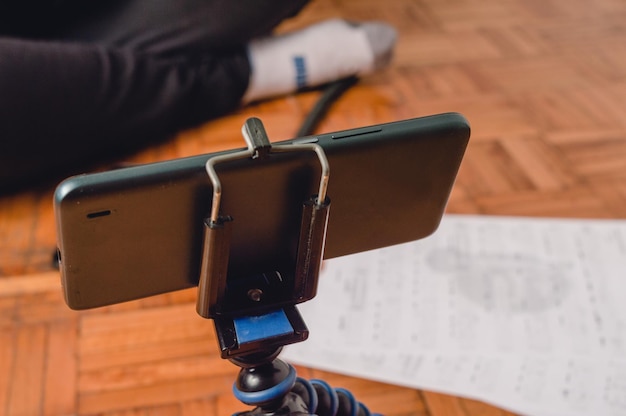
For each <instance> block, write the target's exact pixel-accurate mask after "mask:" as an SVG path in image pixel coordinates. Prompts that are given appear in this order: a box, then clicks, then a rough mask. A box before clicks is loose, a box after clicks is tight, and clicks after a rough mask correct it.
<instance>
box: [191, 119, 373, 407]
mask: <svg viewBox="0 0 626 416" xmlns="http://www.w3.org/2000/svg"><path fill="white" fill-rule="evenodd" d="M242 133H243V136H244V139H245V140H246V143H247V144H248V149H247V150H243V151H240V152H235V153H229V154H225V155H221V156H216V157H213V158H211V159H209V160H208V161H207V163H206V170H207V174H208V176H209V178H210V180H211V182H212V185H213V203H212V207H211V215H210V218H208V219H207V220H206V221H205V223H204V253H203V259H202V267H201V272H200V281H199V285H198V301H197V304H196V310H197V312H198V314H199V315H200V316H202V317H204V318H207V319H212V320H213V321H214V324H215V329H216V334H217V338H218V342H219V346H220V350H221V356H222V358H224V359H228V360H230V361H231V362H232V363H233V364H235V365H237V366H238V367H240V371H239V375H238V376H237V379H236V381H235V383H234V386H233V393H234V395H235V397H236V398H237V399H238V400H239V401H241V402H242V403H244V404H246V405H249V406H255V408H254V409H253V410H251V411H246V412H240V413H236V415H234V416H254V415H263V416H274V415H276V416H281V415H284V416H287V415H289V416H303V415H317V416H334V415H337V416H368V415H371V413H370V411H369V410H368V409H367V407H365V406H364V405H363V404H361V403H359V402H357V400H356V399H355V398H354V396H353V395H352V394H351V393H350V392H349V391H347V390H345V389H333V388H331V387H330V386H329V385H328V384H327V383H326V382H324V381H322V380H311V381H307V380H304V379H302V378H300V377H298V376H297V375H296V371H295V369H294V368H293V367H292V366H291V365H289V364H287V363H285V362H284V361H282V360H280V359H279V358H278V355H279V354H280V352H281V350H282V348H283V346H285V345H288V344H293V343H296V342H301V341H304V340H306V339H307V337H308V333H309V332H308V329H307V327H306V325H305V324H304V321H303V320H302V317H301V316H300V314H299V312H298V310H297V309H296V306H295V304H297V303H301V302H304V301H307V300H310V299H312V298H313V297H314V296H315V294H316V291H317V280H318V276H319V270H320V267H321V262H322V258H323V251H324V243H325V239H326V226H327V223H328V214H329V208H330V200H329V198H328V197H327V196H326V190H327V187H328V180H329V165H328V161H327V159H326V156H325V154H324V151H323V149H322V148H321V147H320V146H319V145H317V144H312V143H308V144H297V145H294V144H291V145H288V146H274V147H272V145H271V144H270V142H269V140H268V138H267V134H266V132H265V129H264V127H263V125H262V123H261V121H260V120H259V119H256V118H252V119H248V120H247V121H246V123H245V125H244V126H243V129H242ZM310 151H313V152H315V153H316V154H317V155H318V158H319V161H320V165H321V170H322V173H321V176H320V184H319V189H318V193H317V195H314V196H312V197H311V198H310V199H309V200H306V201H304V202H303V204H302V213H301V214H302V220H301V226H300V230H299V235H297V236H296V237H297V240H298V248H297V254H296V259H295V266H294V270H293V271H291V272H289V273H285V272H284V271H283V272H279V271H275V272H270V273H267V272H263V273H259V274H258V275H254V276H244V279H241V276H238V277H237V279H235V278H233V277H232V276H230V275H229V271H228V257H229V250H230V235H231V227H232V226H233V219H232V218H231V217H229V216H228V215H225V214H223V213H221V212H220V205H221V197H222V186H221V182H220V180H219V176H218V174H217V171H216V166H217V165H218V164H221V163H228V162H230V161H234V160H237V159H242V158H251V159H255V160H259V161H263V160H267V159H268V158H269V156H270V153H272V152H310ZM235 282H236V283H235ZM242 282H243V283H242ZM272 282H274V283H275V282H279V283H278V284H272ZM235 286H236V287H235ZM278 286H280V287H281V289H280V290H277V289H276V287H278ZM285 288H287V289H285ZM233 293H235V294H236V295H233ZM268 299H269V300H268ZM251 305H252V306H251Z"/></svg>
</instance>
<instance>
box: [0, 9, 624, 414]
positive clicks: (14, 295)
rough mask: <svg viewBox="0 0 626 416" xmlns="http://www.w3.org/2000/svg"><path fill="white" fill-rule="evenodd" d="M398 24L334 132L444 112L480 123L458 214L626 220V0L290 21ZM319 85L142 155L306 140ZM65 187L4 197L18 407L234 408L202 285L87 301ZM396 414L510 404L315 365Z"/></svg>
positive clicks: (1, 235) (2, 408)
mask: <svg viewBox="0 0 626 416" xmlns="http://www.w3.org/2000/svg"><path fill="white" fill-rule="evenodd" d="M335 16H343V17H346V18H350V19H355V20H361V19H383V20H386V21H388V22H390V23H392V24H394V25H395V26H396V27H397V29H398V30H399V34H400V38H399V43H398V48H397V54H396V57H395V61H394V63H393V65H392V67H391V68H390V69H389V70H387V71H385V72H383V73H379V74H376V75H374V76H371V77H367V78H365V79H363V80H362V82H361V83H360V84H358V85H357V86H356V87H354V88H353V89H352V90H350V91H349V92H348V93H347V94H346V95H345V96H344V97H343V98H342V99H341V100H340V101H339V102H338V103H337V105H336V106H335V107H334V108H333V110H332V111H331V113H330V114H329V116H328V117H327V119H326V120H324V122H323V123H322V125H321V126H320V127H319V130H320V131H332V130H339V129H345V128H352V127H359V126H363V125H368V124H375V123H381V122H389V121H394V120H399V119H404V118H409V117H415V116H421V115H428V114H433V113H438V112H447V111H458V112H461V113H463V114H465V115H466V117H467V118H468V119H469V120H470V122H471V123H472V127H473V135H472V140H471V144H470V146H469V149H468V152H467V155H466V158H465V160H464V163H463V166H462V168H461V171H460V174H459V177H458V181H457V184H456V187H455V189H454V191H453V193H452V196H451V199H450V203H449V206H448V211H449V212H454V213H482V214H493V215H525V216H549V217H584V218H626V3H624V2H623V1H620V0H597V1H594V2H587V1H582V0H567V1H565V0H498V1H495V0H486V1H478V0H437V1H435V0H387V1H384V2H381V1H379V0H376V1H374V0H319V1H316V2H314V3H313V4H311V5H310V7H309V8H308V9H306V10H305V12H303V13H302V15H301V16H299V17H298V18H297V19H295V20H293V21H290V22H288V23H287V24H285V26H284V27H283V28H282V29H283V30H287V29H291V28H295V27H298V26H302V25H305V24H307V23H311V22H313V21H317V20H320V19H323V18H328V17H335ZM316 98H317V93H316V92H310V93H306V94H300V95H295V96H289V97H285V98H281V99H277V100H273V101H269V102H265V103H262V104H258V105H254V106H251V107H248V108H245V109H242V110H241V111H239V112H237V113H236V114H232V115H230V116H228V117H224V118H222V119H220V120H216V121H213V122H209V123H207V124H205V125H203V126H200V127H198V128H197V129H194V130H191V131H187V132H184V133H182V134H180V135H179V136H178V137H177V138H176V139H175V140H173V141H171V142H169V143H166V144H164V145H160V146H158V147H154V148H151V149H147V150H145V151H143V152H141V153H139V154H137V155H136V156H134V157H132V158H129V159H127V160H126V161H129V162H133V163H134V162H150V161H156V160H163V159H170V158H175V157H182V156H187V155H193V154H198V153H206V152H210V151H213V150H216V149H222V148H228V147H234V146H241V144H242V142H241V138H240V135H239V130H240V127H241V125H242V123H243V121H244V120H245V119H246V118H247V117H250V116H259V117H261V118H262V119H263V121H264V123H265V125H266V128H267V129H268V133H269V135H270V137H271V138H272V140H279V139H286V138H289V137H292V135H293V134H294V132H295V131H296V130H297V127H298V125H299V123H300V122H301V120H302V119H303V118H304V116H305V114H306V113H307V111H309V109H310V108H311V106H312V105H313V103H314V101H315V99H316ZM51 198H52V187H48V188H44V189H37V190H31V191H26V192H23V193H20V194H17V195H12V196H6V197H2V198H0V276H2V278H0V415H1V416H4V415H7V416H9V415H10V416H21V415H37V414H46V415H70V414H79V415H95V414H105V415H196V414H197V415H205V416H207V415H225V414H230V413H232V412H233V411H235V410H241V406H240V405H239V404H238V403H237V402H236V401H235V399H233V398H232V395H231V393H230V385H231V383H232V380H233V377H234V374H235V371H236V370H235V369H234V367H233V366H232V365H230V364H228V363H225V362H223V361H221V360H220V359H218V358H217V357H216V353H215V341H214V339H213V337H214V336H213V332H212V325H211V324H210V323H209V322H207V321H204V320H202V319H201V318H199V317H198V316H197V315H196V314H195V310H194V307H193V303H194V300H195V291H183V292H179V293H172V294H167V295H163V296H158V297H154V298H150V299H145V300H141V301H137V302H131V303H127V304H122V305H116V306H113V307H108V308H102V309H97V310H92V311H87V312H82V313H76V312H72V311H70V310H68V309H67V308H66V307H65V305H64V304H63V301H62V298H61V294H60V288H59V279H58V275H57V273H56V272H54V271H53V269H52V265H51V255H52V252H53V249H54V246H55V230H54V220H53V215H52V207H51ZM299 371H300V372H301V373H302V374H303V375H304V376H305V377H310V376H313V375H314V376H320V377H324V378H325V379H327V380H328V381H329V382H330V383H331V384H333V385H343V386H346V387H348V388H351V389H353V390H354V392H355V393H356V394H357V397H359V398H360V399H362V400H363V401H364V402H365V403H366V404H368V405H369V406H370V407H371V408H372V409H374V410H378V411H384V412H385V413H386V414H387V415H432V416H439V415H459V416H460V415H505V414H508V413H507V412H505V411H502V410H499V409H495V408H493V407H490V406H487V405H484V404H482V403H479V402H476V401H472V400H465V399H459V398H455V397H450V396H446V395H442V394H436V393H432V392H421V391H414V390H411V389H405V388H397V387H392V386H388V385H383V384H379V383H374V382H368V381H363V380H357V379H353V378H349V377H345V376H340V375H333V374H322V373H321V372H320V371H317V370H310V369H300V370H299Z"/></svg>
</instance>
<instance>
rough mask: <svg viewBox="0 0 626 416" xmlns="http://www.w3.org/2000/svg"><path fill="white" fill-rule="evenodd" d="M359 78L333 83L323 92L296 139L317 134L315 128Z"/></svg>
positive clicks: (352, 77)
mask: <svg viewBox="0 0 626 416" xmlns="http://www.w3.org/2000/svg"><path fill="white" fill-rule="evenodd" d="M358 80H359V78H358V77H356V76H351V77H348V78H342V79H339V80H337V81H334V82H331V83H330V84H328V86H327V87H326V88H325V89H324V92H322V95H321V97H320V98H319V99H318V100H317V103H315V106H314V107H313V109H312V110H311V111H310V112H309V114H308V115H307V116H306V118H305V119H304V121H303V122H302V125H301V126H300V129H299V130H298V133H297V134H296V136H295V137H302V136H309V135H311V134H313V133H315V128H316V127H317V125H318V124H319V123H320V121H322V119H323V118H324V116H325V115H326V113H328V110H329V109H330V107H331V106H332V105H333V103H334V102H335V101H337V99H338V98H339V97H340V96H341V95H342V94H343V93H344V92H346V91H347V90H348V89H349V88H350V87H352V86H353V85H354V84H356V83H357V82H358Z"/></svg>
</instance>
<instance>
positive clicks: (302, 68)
mask: <svg viewBox="0 0 626 416" xmlns="http://www.w3.org/2000/svg"><path fill="white" fill-rule="evenodd" d="M293 64H294V66H295V67H296V86H297V87H298V88H304V87H306V85H307V79H306V78H307V76H306V75H307V74H306V61H305V59H304V56H301V55H298V56H294V57H293Z"/></svg>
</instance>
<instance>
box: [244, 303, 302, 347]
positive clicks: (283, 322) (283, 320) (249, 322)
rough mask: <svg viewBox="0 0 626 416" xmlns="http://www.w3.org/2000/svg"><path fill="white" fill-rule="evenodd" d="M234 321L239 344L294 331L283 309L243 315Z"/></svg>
mask: <svg viewBox="0 0 626 416" xmlns="http://www.w3.org/2000/svg"><path fill="white" fill-rule="evenodd" d="M233 321H234V323H235V332H236V333H237V342H239V345H242V344H247V343H250V342H255V341H262V340H265V339H268V338H274V337H279V336H281V335H288V334H293V333H294V330H293V327H292V326H291V322H289V319H288V318H287V315H286V314H285V311H283V310H282V309H281V310H278V311H274V312H270V313H268V314H265V315H259V316H243V317H239V318H235V319H234V320H233Z"/></svg>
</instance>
